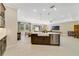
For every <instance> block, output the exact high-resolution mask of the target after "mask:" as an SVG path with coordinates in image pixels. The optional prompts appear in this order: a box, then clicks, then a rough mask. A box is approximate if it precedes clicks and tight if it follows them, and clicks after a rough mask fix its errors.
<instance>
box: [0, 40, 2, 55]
mask: <svg viewBox="0 0 79 59" xmlns="http://www.w3.org/2000/svg"><path fill="white" fill-rule="evenodd" d="M1 45H2V44H1V41H0V56H1V55H2V46H1Z"/></svg>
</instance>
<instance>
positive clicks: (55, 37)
mask: <svg viewBox="0 0 79 59" xmlns="http://www.w3.org/2000/svg"><path fill="white" fill-rule="evenodd" d="M31 43H32V44H40V45H56V46H59V45H60V34H56V33H53V34H48V36H47V35H46V36H45V35H44V36H42V35H41V36H39V35H38V34H31Z"/></svg>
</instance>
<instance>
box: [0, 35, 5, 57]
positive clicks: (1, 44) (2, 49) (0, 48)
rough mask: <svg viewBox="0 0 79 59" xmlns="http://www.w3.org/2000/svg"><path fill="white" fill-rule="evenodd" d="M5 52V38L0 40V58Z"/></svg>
mask: <svg viewBox="0 0 79 59" xmlns="http://www.w3.org/2000/svg"><path fill="white" fill-rule="evenodd" d="M5 50H6V36H5V37H4V38H2V39H1V40H0V56H2V55H3V54H4V52H5Z"/></svg>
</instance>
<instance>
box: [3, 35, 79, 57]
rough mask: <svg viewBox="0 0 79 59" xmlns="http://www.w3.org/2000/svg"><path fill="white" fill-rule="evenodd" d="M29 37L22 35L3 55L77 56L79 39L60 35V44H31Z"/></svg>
mask: <svg viewBox="0 0 79 59" xmlns="http://www.w3.org/2000/svg"><path fill="white" fill-rule="evenodd" d="M30 40H31V39H30V38H28V37H25V38H24V37H22V39H21V40H20V41H18V43H17V44H14V45H13V46H11V47H9V48H7V49H6V52H5V54H4V56H79V39H77V38H73V37H68V36H61V44H60V46H49V45H32V44H31V42H30Z"/></svg>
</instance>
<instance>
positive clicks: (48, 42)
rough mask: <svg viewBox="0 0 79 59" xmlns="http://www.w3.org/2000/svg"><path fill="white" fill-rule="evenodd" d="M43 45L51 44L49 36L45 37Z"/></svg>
mask: <svg viewBox="0 0 79 59" xmlns="http://www.w3.org/2000/svg"><path fill="white" fill-rule="evenodd" d="M43 43H44V44H50V39H49V37H48V36H45V37H44V40H43Z"/></svg>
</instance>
